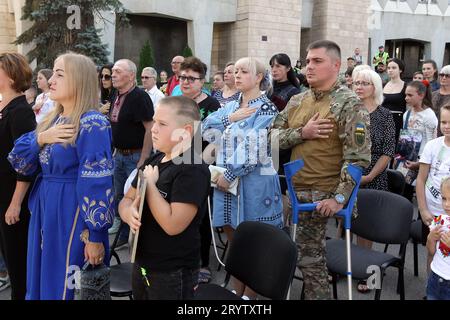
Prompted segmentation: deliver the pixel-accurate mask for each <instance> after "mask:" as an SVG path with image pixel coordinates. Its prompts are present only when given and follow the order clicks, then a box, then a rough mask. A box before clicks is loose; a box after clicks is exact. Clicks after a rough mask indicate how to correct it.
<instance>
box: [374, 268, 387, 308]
mask: <svg viewBox="0 0 450 320" xmlns="http://www.w3.org/2000/svg"><path fill="white" fill-rule="evenodd" d="M384 271H385V270H384V269H381V272H380V277H381V279H380V288H379V289H378V288H377V289H376V290H375V300H380V298H381V289H383V278H384Z"/></svg>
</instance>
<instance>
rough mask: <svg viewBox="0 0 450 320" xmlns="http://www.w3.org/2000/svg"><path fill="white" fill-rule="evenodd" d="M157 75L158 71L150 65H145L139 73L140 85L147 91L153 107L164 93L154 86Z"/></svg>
mask: <svg viewBox="0 0 450 320" xmlns="http://www.w3.org/2000/svg"><path fill="white" fill-rule="evenodd" d="M157 76H158V73H157V72H156V70H155V69H154V68H152V67H145V68H144V69H143V70H142V73H141V79H142V85H143V86H144V90H145V92H147V94H148V95H149V96H150V99H152V102H153V107H154V108H156V104H157V103H158V101H159V100H161V99H162V98H164V93H162V92H161V91H159V89H158V87H157V86H156V78H157Z"/></svg>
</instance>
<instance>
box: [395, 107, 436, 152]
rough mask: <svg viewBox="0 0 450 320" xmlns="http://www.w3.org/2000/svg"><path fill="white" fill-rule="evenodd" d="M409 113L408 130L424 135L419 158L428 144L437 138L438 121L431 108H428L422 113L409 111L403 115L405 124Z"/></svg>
mask: <svg viewBox="0 0 450 320" xmlns="http://www.w3.org/2000/svg"><path fill="white" fill-rule="evenodd" d="M408 113H409V119H408V126H407V128H408V129H410V130H411V129H414V130H417V131H419V132H420V133H421V134H422V143H421V144H420V150H419V156H421V155H422V152H423V149H424V148H425V145H426V144H427V142H428V141H430V140H433V139H434V138H436V137H437V126H438V119H437V118H436V114H435V113H434V111H433V110H432V109H431V108H426V109H425V110H422V111H420V112H414V110H412V109H409V110H408V111H407V112H405V113H404V114H403V123H405V122H406V118H407V117H408Z"/></svg>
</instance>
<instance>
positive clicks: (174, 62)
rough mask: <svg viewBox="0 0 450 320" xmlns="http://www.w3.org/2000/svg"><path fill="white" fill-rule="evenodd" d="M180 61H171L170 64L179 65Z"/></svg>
mask: <svg viewBox="0 0 450 320" xmlns="http://www.w3.org/2000/svg"><path fill="white" fill-rule="evenodd" d="M180 63H181V61H172V62H171V63H170V64H180Z"/></svg>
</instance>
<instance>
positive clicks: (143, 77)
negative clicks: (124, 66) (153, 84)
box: [141, 76, 155, 80]
mask: <svg viewBox="0 0 450 320" xmlns="http://www.w3.org/2000/svg"><path fill="white" fill-rule="evenodd" d="M141 79H145V80H147V79H155V77H148V76H142V77H141Z"/></svg>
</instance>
